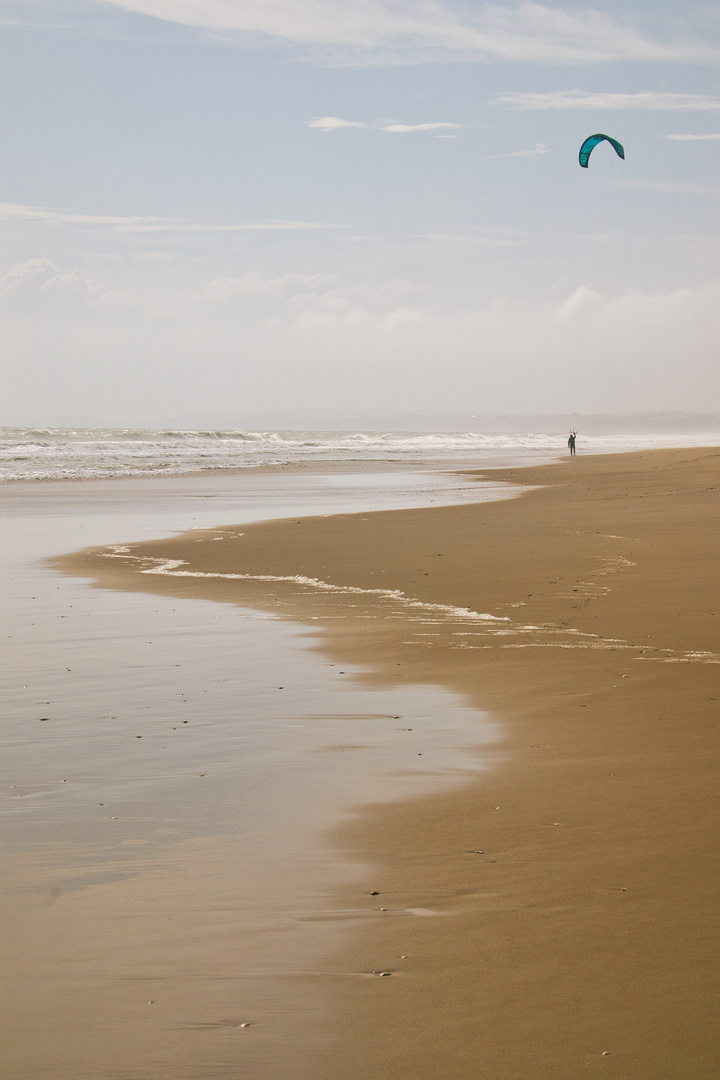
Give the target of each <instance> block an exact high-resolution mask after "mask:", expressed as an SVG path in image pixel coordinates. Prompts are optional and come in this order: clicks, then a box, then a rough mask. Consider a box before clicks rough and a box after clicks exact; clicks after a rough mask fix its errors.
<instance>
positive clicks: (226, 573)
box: [55, 448, 720, 1080]
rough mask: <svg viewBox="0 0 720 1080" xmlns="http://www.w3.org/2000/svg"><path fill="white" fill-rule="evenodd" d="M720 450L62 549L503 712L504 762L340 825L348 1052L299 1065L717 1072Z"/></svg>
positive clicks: (364, 1078) (622, 458)
mask: <svg viewBox="0 0 720 1080" xmlns="http://www.w3.org/2000/svg"><path fill="white" fill-rule="evenodd" d="M719 463H720V451H718V450H715V449H712V448H704V449H697V448H692V449H683V450H674V451H641V452H638V453H634V454H623V455H603V456H598V457H579V458H575V459H574V460H573V461H572V462H569V461H567V460H566V461H565V462H562V463H558V464H555V465H550V466H537V467H522V468H514V469H506V470H502V469H501V470H497V469H492V470H488V471H487V472H480V473H478V474H476V475H478V476H479V477H480V478H482V479H492V480H500V481H504V482H506V483H511V484H518V483H521V484H523V485H524V486H526V490H525V492H524V494H523V495H522V496H521V497H520V498H514V499H510V500H505V501H500V502H492V503H485V504H481V503H480V504H469V505H468V504H465V505H456V506H449V507H437V508H425V509H421V510H399V511H398V510H394V511H393V510H390V511H379V512H374V513H367V514H364V513H360V514H352V515H347V514H346V515H334V516H332V517H323V518H305V519H300V520H296V519H292V520H284V521H272V522H265V523H258V524H253V525H246V526H243V527H242V531H240V530H238V529H231V528H229V529H224V528H220V529H216V530H206V531H204V532H201V533H197V534H194V533H191V534H185V535H182V536H179V537H175V538H173V539H171V540H156V541H145V542H142V543H139V544H137V543H135V544H133V545H132V547H131V549H130V551H129V552H128V551H125V552H122V551H121V550H118V551H117V552H115V553H113V555H114V557H113V558H112V559H108V558H106V557H105V555H106V554H107V551H105V553H104V554H103V553H98V552H97V551H94V552H93V551H90V552H85V553H82V554H80V555H79V556H78V555H76V556H72V557H63V558H62V559H59V560H55V565H57V566H60V567H61V568H63V569H65V570H67V571H69V572H71V573H73V574H82V575H84V576H93V577H95V578H96V579H97V580H98V582H99V584H100V585H101V586H104V587H108V588H111V589H123V590H131V591H142V592H149V593H162V594H164V595H170V596H177V597H197V598H200V597H202V598H203V599H211V600H217V601H221V602H230V603H242V604H243V605H244V606H247V607H258V608H260V609H263V610H269V611H275V612H278V613H279V614H280V615H281V616H282V617H285V618H288V619H290V620H292V621H298V622H300V623H303V624H305V625H310V624H311V625H312V628H313V631H314V633H315V635H316V640H317V646H316V647H317V650H318V651H319V652H321V653H322V654H323V655H324V656H331V657H332V658H333V659H341V660H342V661H344V662H347V663H353V664H356V665H359V666H360V668H361V669H362V670H363V671H366V672H367V675H363V676H360V677H359V678H360V679H361V681H362V680H366V681H367V682H368V683H369V684H372V685H374V686H388V687H391V686H393V685H399V684H402V683H403V682H419V683H424V684H427V683H432V684H433V685H439V686H444V687H448V688H450V689H452V690H453V691H454V692H456V693H460V694H461V695H462V696H463V698H464V699H465V700H466V701H468V702H469V703H470V704H471V705H473V706H475V707H477V708H481V709H483V710H487V709H490V710H491V711H492V712H494V713H496V714H497V715H498V716H499V717H500V718H501V720H502V722H503V724H504V725H505V729H506V738H505V741H504V743H503V745H502V747H501V749H500V751H499V752H498V754H497V755H496V760H495V764H494V767H493V770H492V771H491V772H489V773H484V774H483V775H482V777H480V778H479V779H478V780H476V781H473V782H471V783H469V784H465V785H464V786H461V787H460V788H459V789H455V790H453V791H451V792H449V791H444V792H441V793H440V794H438V795H435V796H430V797H425V798H422V799H412V800H410V801H407V802H399V803H393V804H385V805H382V806H380V807H378V808H377V809H376V810H370V811H367V810H363V811H361V813H360V814H359V815H358V816H357V818H356V820H355V821H354V822H353V823H351V824H350V825H348V824H346V825H344V826H342V828H341V829H340V830H339V832H337V831H336V832H335V833H334V842H335V843H339V844H340V846H341V847H343V848H344V849H345V850H348V851H350V852H352V853H354V858H355V861H356V862H361V863H365V864H367V865H369V866H373V867H374V868H375V870H374V872H373V875H372V886H373V887H372V888H371V889H369V890H368V889H365V890H364V891H363V890H362V889H360V890H358V889H357V888H356V887H355V886H353V887H352V888H351V889H350V888H349V889H346V890H344V891H342V892H341V893H340V895H339V898H338V907H339V910H340V911H341V912H343V911H344V912H346V913H348V914H347V919H348V922H349V923H350V924H351V925H353V926H354V930H353V934H352V935H351V936H349V937H348V939H347V945H346V946H342V947H341V948H340V949H339V950H338V951H337V953H336V954H334V956H333V958H331V959H329V960H328V958H327V957H324V958H323V967H322V972H324V974H325V976H326V979H325V990H324V991H322V990H321V993H324V997H325V1009H326V1015H324V1017H323V1018H321V1019H320V1021H319V1025H318V1026H319V1027H320V1028H322V1029H323V1030H324V1031H325V1032H326V1034H327V1035H328V1036H329V1037H330V1038H331V1049H330V1050H329V1051H328V1048H327V1045H325V1044H324V1047H323V1052H322V1054H321V1055H320V1056H319V1057H317V1058H315V1059H314V1060H313V1061H312V1062H311V1063H308V1065H307V1066H306V1067H305V1068H302V1067H301V1068H300V1071H296V1075H301V1076H303V1077H304V1076H307V1077H308V1078H309V1077H325V1076H327V1077H328V1080H330V1078H334V1077H336V1076H338V1075H343V1077H344V1078H348V1080H371V1078H372V1080H375V1078H377V1077H379V1076H383V1075H386V1074H392V1075H394V1076H397V1077H399V1078H402V1080H405V1078H406V1077H407V1080H410V1077H413V1080H414V1078H424V1077H427V1078H428V1080H429V1078H430V1077H433V1078H434V1077H436V1076H440V1075H441V1076H443V1078H447V1080H456V1078H457V1080H461V1078H462V1080H465V1078H466V1077H467V1076H469V1075H475V1074H477V1075H484V1074H487V1075H489V1076H493V1078H497V1080H520V1078H521V1077H522V1078H523V1080H524V1078H525V1077H527V1076H528V1075H532V1076H533V1077H534V1078H538V1080H545V1078H547V1080H575V1077H577V1075H579V1074H580V1073H582V1074H583V1075H588V1076H594V1075H595V1074H596V1073H597V1074H598V1075H600V1074H601V1073H602V1075H603V1076H604V1077H607V1076H610V1077H613V1078H618V1080H620V1078H621V1077H632V1078H633V1080H638V1078H641V1080H645V1078H647V1080H662V1078H665V1077H667V1078H668V1080H670V1078H671V1077H672V1078H673V1080H676V1078H679V1077H683V1080H685V1077H693V1080H694V1078H700V1077H702V1078H705V1077H707V1078H708V1080H710V1077H711V1076H714V1070H715V1069H716V1066H717V1059H718V1051H719V1050H720V1047H719V1046H718V1040H717V1036H716V1035H715V1025H714V1009H715V1005H716V1001H715V998H714V994H713V989H712V987H713V983H714V979H715V977H716V973H717V957H716V955H715V954H714V952H713V950H714V949H716V944H715V942H716V933H715V930H716V911H717V906H716V896H715V890H716V885H715V879H714V875H712V871H711V869H710V855H711V852H712V850H713V841H714V830H715V828H716V826H717V796H716V794H715V790H716V780H717V720H718V705H717V696H718V695H717V690H716V687H717V679H718V667H717V665H718V663H720V635H719V634H718V631H717V627H716V622H715V620H716V618H720V612H719V613H718V614H717V616H716V615H715V614H711V610H712V611H713V612H714V610H715V609H714V608H712V607H711V606H708V605H711V602H712V601H714V598H717V597H718V568H717V559H716V556H715V557H714V551H715V544H716V537H717V532H718V525H719V524H720V509H719V507H718V499H717V493H718V464H719ZM528 484H531V485H534V486H532V488H531V490H527V485H528ZM535 485H536V486H535ZM208 534H211V535H208ZM215 537H222V539H223V541H224V542H223V543H220V544H217V543H208V542H207V541H208V540H212V539H214V538H215ZM128 554H129V555H130V556H131V557H130V558H127V555H128ZM138 557H139V558H140V559H141V560H147V561H141V562H138V561H137V559H138ZM152 560H156V561H155V562H152ZM158 560H163V561H164V569H165V571H166V572H164V573H160V574H159V573H157V570H158V569H161V570H162V569H163V562H162V561H158ZM169 561H172V562H175V563H176V564H177V562H178V561H182V562H183V563H184V564H186V565H185V566H184V567H183V568H182V570H181V571H180V572H181V573H182V574H183V575H185V574H197V575H200V576H197V577H187V576H183V577H178V576H173V574H177V572H178V570H179V567H178V566H177V565H175V566H174V567H173V566H169ZM139 569H140V570H146V571H147V570H148V569H154V570H155V571H156V572H155V573H138V572H137V571H138V570H139ZM168 569H169V572H167V571H168ZM203 575H212V576H210V577H208V576H203ZM239 575H249V577H242V576H239ZM313 582H315V583H317V582H322V583H323V586H324V587H323V588H318V586H317V584H313ZM351 605H352V606H351ZM468 608H470V609H471V610H470V612H468V611H467V610H466V611H463V609H468ZM398 669H399V670H398ZM370 892H373V893H374V892H377V893H379V894H380V897H381V898H382V901H383V902H382V905H381V904H380V903H379V901H378V900H376V899H374V898H373V897H372V896H370ZM381 906H382V908H385V909H386V910H384V911H380V910H378V909H379V908H380V907H381ZM358 909H360V914H359V915H358ZM356 924H357V925H356ZM401 958H402V959H401ZM386 971H387V972H389V973H390V974H391V976H392V977H388V978H378V977H372V975H373V973H378V972H386ZM320 973H321V972H320V971H316V975H320ZM363 973H365V974H366V975H368V976H369V977H367V978H361V977H359V976H360V975H362V974H363ZM315 981H316V982H317V981H319V980H318V979H316V980H315ZM328 986H329V987H330V989H328V988H327V987H328ZM278 1075H282V1074H278Z"/></svg>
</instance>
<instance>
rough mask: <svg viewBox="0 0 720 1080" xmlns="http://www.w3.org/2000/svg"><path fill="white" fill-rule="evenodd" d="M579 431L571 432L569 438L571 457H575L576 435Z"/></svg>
mask: <svg viewBox="0 0 720 1080" xmlns="http://www.w3.org/2000/svg"><path fill="white" fill-rule="evenodd" d="M576 435H577V431H571V432H570V438H569V439H568V446H569V447H570V457H575V436H576Z"/></svg>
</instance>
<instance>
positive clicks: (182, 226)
mask: <svg viewBox="0 0 720 1080" xmlns="http://www.w3.org/2000/svg"><path fill="white" fill-rule="evenodd" d="M0 219H5V220H10V221H30V222H39V223H40V222H41V223H45V224H48V225H87V226H91V227H101V228H103V227H104V228H107V229H109V230H110V231H111V232H120V233H161V232H162V233H233V232H258V231H261V232H265V231H270V232H272V231H277V230H280V231H293V230H303V229H341V228H347V226H344V225H333V224H329V223H327V222H320V221H256V222H246V223H245V224H240V225H236V224H226V223H220V222H202V221H200V222H198V221H178V220H175V219H173V218H162V217H137V216H129V217H117V216H115V215H110V214H77V213H73V212H72V211H70V210H62V209H51V208H47V207H40V206H24V205H23V204H21V203H0Z"/></svg>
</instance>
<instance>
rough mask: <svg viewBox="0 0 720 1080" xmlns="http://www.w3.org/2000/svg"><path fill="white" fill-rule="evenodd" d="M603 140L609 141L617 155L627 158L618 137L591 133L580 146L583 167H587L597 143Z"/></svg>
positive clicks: (581, 165)
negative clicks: (612, 137) (613, 137)
mask: <svg viewBox="0 0 720 1080" xmlns="http://www.w3.org/2000/svg"><path fill="white" fill-rule="evenodd" d="M601 142H609V143H610V145H611V146H612V148H613V150H614V151H615V153H616V154H617V156H618V157H621V158H622V159H623V160H625V148H624V146H623V145H622V144H621V143H619V142H618V141H617V139H611V138H610V136H609V135H590V136H589V137H588V138H587V139H586V140H585V142H584V143H583V144H582V146H581V147H580V167H581V168H583V169H587V167H588V162H589V161H590V155H591V154H592V152H593V150H594V149H595V147H596V146H597V144H598V143H601Z"/></svg>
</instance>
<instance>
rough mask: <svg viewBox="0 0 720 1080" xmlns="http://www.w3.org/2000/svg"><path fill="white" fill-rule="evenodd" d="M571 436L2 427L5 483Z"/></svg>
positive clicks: (690, 439)
mask: <svg viewBox="0 0 720 1080" xmlns="http://www.w3.org/2000/svg"><path fill="white" fill-rule="evenodd" d="M566 440H567V435H566V434H564V433H558V432H549V433H547V434H535V433H527V432H517V433H515V434H482V433H480V432H467V433H462V432H450V433H443V432H406V431H402V432H400V431H387V432H368V431H172V430H156V429H149V430H142V429H131V428H107V429H103V428H23V427H2V428H0V482H3V481H19V480H20V481H22V480H86V479H101V478H109V477H114V476H118V477H119V476H123V477H132V476H157V475H182V474H186V473H195V472H200V471H202V470H207V469H218V470H220V469H222V470H227V469H253V468H254V469H257V468H275V469H278V468H288V467H293V466H295V467H302V466H307V465H316V466H317V465H345V466H352V465H353V464H357V465H367V464H369V463H373V462H375V463H385V464H395V465H400V466H410V467H417V466H442V465H443V464H450V463H461V464H478V463H479V464H482V465H487V464H492V463H495V462H496V463H497V464H498V465H503V464H505V463H506V461H507V460H509V459H512V460H514V461H518V460H530V461H532V460H533V459H534V458H535V457H537V456H541V457H542V459H543V460H547V459H548V456H549V455H550V456H551V455H554V454H556V453H557V454H564V453H566ZM718 441H720V434H718V433H717V432H700V433H696V432H692V433H682V434H677V435H673V434H667V433H664V434H657V435H653V434H646V433H645V434H641V435H640V434H638V435H592V436H587V437H586V436H584V435H583V434H582V432H581V433H580V435H579V436H578V452H579V453H580V454H582V453H596V454H598V453H600V454H601V453H614V452H621V451H625V450H640V449H654V448H662V447H672V446H708V445H715V444H716V443H717V442H718Z"/></svg>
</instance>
